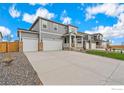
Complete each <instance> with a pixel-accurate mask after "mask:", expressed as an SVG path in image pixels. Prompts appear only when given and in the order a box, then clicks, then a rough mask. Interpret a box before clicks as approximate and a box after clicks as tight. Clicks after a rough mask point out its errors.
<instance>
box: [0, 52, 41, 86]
mask: <svg viewBox="0 0 124 93" xmlns="http://www.w3.org/2000/svg"><path fill="white" fill-rule="evenodd" d="M10 54H11V56H12V58H14V60H13V61H12V62H11V63H10V64H9V65H7V64H6V63H2V62H0V85H42V82H41V81H40V79H39V77H38V75H37V73H36V71H35V70H34V69H33V67H32V65H31V64H30V62H29V61H28V59H27V58H26V56H25V55H24V54H23V53H17V52H13V53H10ZM4 55H5V53H0V61H2V58H3V56H4Z"/></svg>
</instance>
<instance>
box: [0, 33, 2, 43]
mask: <svg viewBox="0 0 124 93" xmlns="http://www.w3.org/2000/svg"><path fill="white" fill-rule="evenodd" d="M2 38H3V36H2V33H1V32H0V42H2Z"/></svg>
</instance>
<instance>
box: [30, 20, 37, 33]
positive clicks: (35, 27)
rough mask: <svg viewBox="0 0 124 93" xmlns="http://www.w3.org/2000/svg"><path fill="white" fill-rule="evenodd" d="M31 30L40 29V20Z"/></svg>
mask: <svg viewBox="0 0 124 93" xmlns="http://www.w3.org/2000/svg"><path fill="white" fill-rule="evenodd" d="M31 30H34V31H39V21H37V23H36V24H35V25H34V26H33V28H32V29H31Z"/></svg>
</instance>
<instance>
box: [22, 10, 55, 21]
mask: <svg viewBox="0 0 124 93" xmlns="http://www.w3.org/2000/svg"><path fill="white" fill-rule="evenodd" d="M38 16H39V17H44V18H47V19H52V18H54V17H55V14H54V13H50V12H49V11H48V10H47V9H45V8H38V9H37V10H36V13H35V14H28V13H24V15H23V21H25V22H28V23H33V22H34V21H35V20H36V18H37V17H38Z"/></svg>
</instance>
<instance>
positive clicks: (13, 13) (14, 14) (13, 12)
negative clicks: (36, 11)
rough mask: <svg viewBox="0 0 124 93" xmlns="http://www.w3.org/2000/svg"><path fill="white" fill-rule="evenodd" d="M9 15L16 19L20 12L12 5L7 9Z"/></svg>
mask: <svg viewBox="0 0 124 93" xmlns="http://www.w3.org/2000/svg"><path fill="white" fill-rule="evenodd" d="M9 14H10V15H11V16H12V17H13V18H17V17H19V16H20V14H21V13H20V12H19V11H18V10H17V9H16V8H15V4H13V5H12V6H11V7H10V8H9Z"/></svg>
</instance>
